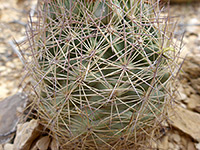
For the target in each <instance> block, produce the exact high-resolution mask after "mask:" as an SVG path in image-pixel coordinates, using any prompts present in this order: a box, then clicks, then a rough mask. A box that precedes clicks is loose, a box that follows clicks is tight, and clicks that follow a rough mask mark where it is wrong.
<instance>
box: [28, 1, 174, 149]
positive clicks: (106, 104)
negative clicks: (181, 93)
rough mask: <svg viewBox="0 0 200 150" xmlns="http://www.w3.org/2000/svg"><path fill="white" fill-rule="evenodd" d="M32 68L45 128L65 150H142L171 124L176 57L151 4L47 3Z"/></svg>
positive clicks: (36, 32)
mask: <svg viewBox="0 0 200 150" xmlns="http://www.w3.org/2000/svg"><path fill="white" fill-rule="evenodd" d="M39 6H40V9H39V12H38V14H39V15H38V16H39V17H38V24H37V25H36V26H32V27H31V28H32V30H33V28H34V29H35V30H34V31H33V32H30V34H29V38H30V39H31V40H30V45H31V48H30V49H31V50H30V52H31V53H32V57H31V60H30V61H29V63H27V65H28V68H29V69H30V71H29V72H30V73H31V76H32V78H33V81H34V82H33V83H32V84H33V86H34V88H35V92H36V96H35V98H34V99H33V102H34V104H35V105H34V106H35V108H36V110H37V113H38V117H39V119H40V120H41V122H42V123H43V124H44V125H45V126H46V127H48V128H49V129H50V131H51V134H52V135H53V136H54V137H56V138H57V139H58V142H59V143H60V144H61V146H62V148H63V149H66V148H68V149H98V148H100V149H111V148H113V149H131V148H138V147H140V146H141V145H142V144H144V143H143V141H144V140H145V139H149V138H150V137H151V133H152V132H153V131H154V130H155V128H157V127H158V125H159V124H160V122H161V121H162V120H163V119H165V115H166V106H167V105H168V103H169V101H170V96H171V92H170V85H171V81H172V77H173V75H174V74H175V72H176V60H177V57H176V55H177V52H176V51H175V50H174V49H176V47H175V46H174V45H173V43H172V37H171V36H172V33H173V31H170V30H168V19H169V18H164V17H160V16H159V15H160V12H159V11H157V10H158V9H157V6H158V5H157V3H152V2H151V1H150V0H149V1H144V0H140V1H138V0H43V1H40V3H39Z"/></svg>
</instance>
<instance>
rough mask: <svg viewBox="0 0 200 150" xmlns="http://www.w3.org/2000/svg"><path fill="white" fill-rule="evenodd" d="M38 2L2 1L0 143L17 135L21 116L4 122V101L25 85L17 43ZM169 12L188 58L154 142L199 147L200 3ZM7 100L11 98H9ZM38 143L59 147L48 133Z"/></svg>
mask: <svg viewBox="0 0 200 150" xmlns="http://www.w3.org/2000/svg"><path fill="white" fill-rule="evenodd" d="M35 4H36V0H0V105H1V106H2V107H3V106H4V107H3V108H1V110H0V143H3V142H4V141H6V140H8V139H10V138H11V137H12V136H13V135H14V133H15V127H16V123H17V122H18V119H10V120H11V122H9V123H8V122H7V124H6V123H5V120H4V119H5V118H4V119H3V118H2V114H3V112H4V109H8V106H7V105H6V104H5V103H4V102H3V101H2V100H3V99H5V98H6V97H8V96H11V95H13V94H15V93H17V92H19V89H22V88H23V87H20V83H21V82H22V81H23V78H22V77H23V76H24V68H23V67H22V66H23V62H22V61H21V60H20V59H19V57H18V56H19V55H17V53H16V51H17V50H20V49H19V48H18V46H17V45H18V44H20V43H22V42H23V41H24V39H25V29H26V26H27V17H28V16H29V15H33V12H34V11H33V10H34V9H35ZM30 10H32V11H30ZM170 11H171V13H172V14H173V15H176V16H178V17H177V18H179V23H178V28H177V30H176V38H177V39H178V38H180V37H181V36H180V35H183V34H184V38H183V45H184V48H183V52H182V54H181V57H182V58H184V57H185V55H187V57H186V59H185V62H184V64H183V67H182V71H181V73H180V77H179V80H180V81H179V83H178V91H179V93H178V96H177V99H176V102H175V103H176V104H177V105H178V106H177V107H176V111H174V112H175V113H174V112H172V114H171V117H170V118H169V120H170V121H169V122H168V124H166V125H165V126H166V128H165V130H164V131H163V136H162V137H161V138H160V140H159V142H158V143H155V144H154V145H155V148H156V149H159V150H162V149H164V150H170V149H171V150H200V3H195V4H190V3H187V4H182V5H180V4H176V5H172V6H171V10H170ZM14 39H15V40H16V42H14ZM19 87H20V88H19ZM16 99H17V98H16ZM6 100H7V101H9V98H8V99H6ZM9 104H12V105H10V106H9V108H10V112H12V111H13V114H14V117H15V118H17V116H18V114H16V113H15V111H16V110H17V111H18V113H19V112H20V110H21V109H22V107H23V105H21V103H20V102H19V103H18V104H19V105H18V106H17V108H16V109H12V106H13V107H14V106H15V104H16V103H14V102H12V101H10V102H9ZM8 115H9V114H8ZM7 117H9V116H7ZM3 124H4V125H5V124H6V127H8V128H9V127H10V128H9V129H8V128H7V130H10V133H9V131H6V132H5V128H2V127H3ZM30 126H31V127H35V128H40V127H39V126H38V124H37V121H35V120H33V121H32V122H30V123H29V124H28V123H26V124H22V125H20V126H19V127H18V128H20V129H21V130H20V129H19V130H18V131H17V132H18V133H19V136H17V138H16V140H15V145H16V143H17V144H20V142H22V141H23V139H21V138H20V135H24V134H25V133H24V132H25V131H23V130H22V129H23V128H27V129H29V128H28V127H30ZM35 128H32V132H30V133H29V135H27V136H26V138H27V139H26V140H27V141H28V140H29V141H31V138H33V136H35V135H33V134H32V133H34V134H35ZM37 134H38V133H36V135H37ZM8 135H9V136H8ZM50 141H51V144H50ZM11 143H13V141H11ZM35 143H36V144H35V145H36V146H35V147H37V148H38V147H40V148H38V149H45V148H44V147H45V145H42V144H41V143H48V144H49V145H51V148H52V149H54V148H55V149H56V146H55V145H56V144H55V141H53V140H51V139H49V138H48V137H46V136H41V137H40V138H39V139H38V141H36V142H35ZM52 143H54V144H52ZM52 145H53V146H52ZM18 146H20V145H18ZM26 146H27V145H26ZM42 146H43V147H42ZM28 147H30V145H28ZM41 147H42V148H41ZM47 147H48V146H47ZM37 148H36V149H37ZM1 149H4V150H12V149H13V144H4V145H0V150H1ZM32 149H33V148H32Z"/></svg>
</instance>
